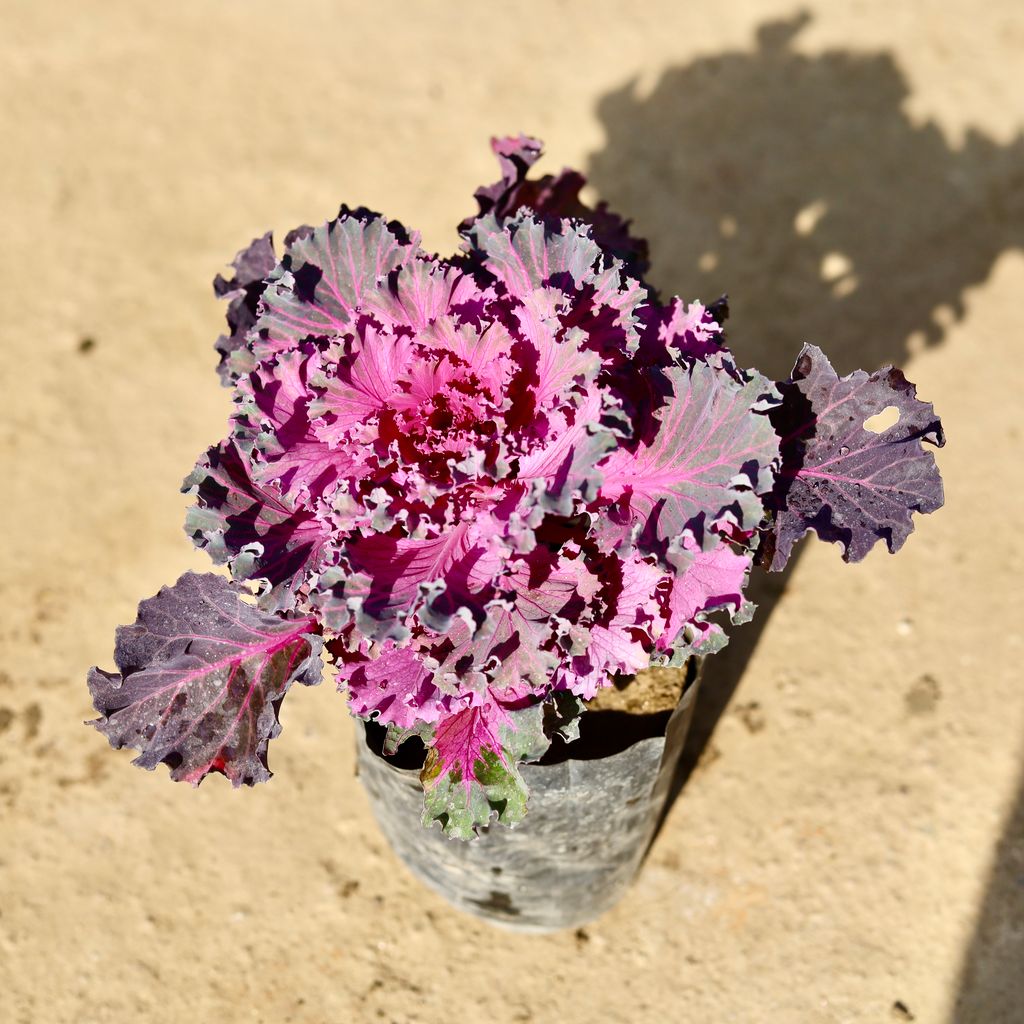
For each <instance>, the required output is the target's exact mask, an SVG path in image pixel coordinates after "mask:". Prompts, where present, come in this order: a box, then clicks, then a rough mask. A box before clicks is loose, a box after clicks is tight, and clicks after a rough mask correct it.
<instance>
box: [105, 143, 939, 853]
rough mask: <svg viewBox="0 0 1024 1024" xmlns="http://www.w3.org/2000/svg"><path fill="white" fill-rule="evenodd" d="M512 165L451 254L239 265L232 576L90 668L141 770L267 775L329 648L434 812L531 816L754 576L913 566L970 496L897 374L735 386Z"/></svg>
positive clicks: (738, 606) (572, 201) (816, 373)
mask: <svg viewBox="0 0 1024 1024" xmlns="http://www.w3.org/2000/svg"><path fill="white" fill-rule="evenodd" d="M494 150H495V152H496V154H497V156H498V159H499V161H500V164H501V172H502V177H501V180H500V181H498V182H497V183H496V184H494V185H491V186H489V187H486V188H481V189H479V190H478V191H477V193H476V199H477V203H478V205H479V212H478V214H477V215H476V216H474V217H470V218H468V219H466V220H465V221H463V222H462V224H461V226H460V233H461V237H462V252H461V253H459V254H458V255H456V256H453V257H450V258H441V257H438V256H434V255H431V254H428V253H426V252H424V251H423V250H422V249H421V248H420V244H419V237H418V236H417V235H416V234H415V233H413V232H410V231H407V230H406V229H405V228H403V227H402V226H401V225H400V224H397V223H395V222H388V221H386V220H384V219H383V218H382V217H381V216H379V215H378V214H375V213H371V212H370V211H368V210H366V209H363V208H359V209H355V210H353V209H349V208H348V207H342V208H341V212H340V213H339V214H338V216H337V217H336V218H335V219H334V220H331V221H329V222H328V223H327V224H325V225H323V226H322V227H318V228H310V227H301V228H298V229H297V230H295V231H292V232H291V233H290V234H288V235H287V236H286V237H285V240H284V246H283V250H282V252H281V253H280V255H278V254H277V252H276V251H275V248H274V245H273V242H272V240H271V236H270V235H269V234H267V235H265V236H263V237H262V238H260V239H257V240H256V241H254V242H253V243H252V244H251V245H250V246H249V247H248V248H247V249H245V250H243V251H242V252H240V253H239V254H238V256H237V257H236V258H235V261H234V264H233V266H234V275H233V276H232V277H231V278H230V279H229V280H226V279H224V278H221V277H218V278H217V280H216V282H215V288H216V291H217V293H218V294H219V295H221V296H223V297H224V298H225V299H226V300H227V321H228V327H229V333H228V334H226V335H225V336H223V337H221V338H220V339H219V341H218V342H217V349H218V350H219V352H220V356H221V365H220V374H221V378H222V380H223V383H224V384H225V385H227V386H228V387H230V388H231V389H232V398H233V403H234V411H233V414H232V416H231V423H230V430H229V433H228V436H227V438H226V439H225V440H223V441H221V442H220V443H219V444H217V445H215V446H214V447H212V448H211V449H210V450H209V451H208V452H207V453H206V454H205V455H204V456H203V457H202V458H201V459H200V460H199V463H198V465H197V466H196V468H195V470H194V472H193V473H192V474H191V475H190V476H189V477H188V478H187V480H186V481H185V489H186V490H187V491H188V492H190V493H192V494H194V496H195V505H194V506H193V508H192V509H191V511H190V512H189V513H188V518H187V523H186V529H187V532H188V534H189V536H190V537H191V538H192V539H193V541H194V542H195V543H196V544H197V545H199V546H200V547H203V548H205V549H206V550H207V551H208V552H209V554H210V556H211V557H212V558H213V560H214V562H215V563H217V564H226V565H227V566H228V567H229V568H230V572H231V576H232V577H233V581H230V582H229V581H228V580H226V579H224V578H223V577H221V576H218V575H195V574H192V573H187V574H186V575H184V576H183V577H182V578H181V579H180V580H179V581H178V582H177V583H176V584H175V585H174V586H173V587H169V588H164V589H163V590H161V591H160V593H159V594H157V595H156V596H155V597H153V598H150V599H149V600H147V601H143V602H142V604H141V605H140V606H139V615H138V619H137V621H136V622H135V624H134V625H132V626H126V627H122V628H121V629H119V630H118V635H117V645H116V651H115V661H116V662H117V666H118V670H119V671H118V672H117V673H116V674H115V673H108V672H104V671H102V670H100V669H95V668H94V669H93V670H92V672H91V674H90V678H89V687H90V690H91V693H92V697H93V700H94V703H95V706H96V708H97V710H98V711H99V713H100V715H101V716H102V717H100V718H99V719H98V720H97V721H96V722H95V723H94V724H95V725H96V726H97V728H98V729H99V730H100V731H101V732H103V733H104V735H106V736H107V738H108V739H109V741H110V743H111V745H112V746H114V747H122V746H130V747H134V748H136V749H137V750H139V751H140V754H139V757H138V758H137V759H136V761H135V763H136V764H139V765H142V766H143V767H145V768H154V767H155V766H156V765H157V764H158V763H160V762H165V763H166V764H167V765H168V766H169V767H170V772H171V777H172V778H174V779H179V780H181V779H183V780H187V781H189V782H191V783H193V784H197V783H199V782H200V781H201V780H202V779H203V778H204V777H205V776H206V775H208V774H209V773H210V772H220V773H222V774H224V775H226V776H227V777H228V778H229V779H230V780H231V781H232V783H234V784H235V785H236V786H237V785H240V784H242V783H245V784H248V785H251V784H253V783H256V782H260V781H263V780H265V779H267V778H269V776H270V772H269V770H268V768H267V744H268V742H269V741H270V739H272V738H273V737H274V736H275V735H277V733H278V732H279V731H280V727H279V724H278V717H277V716H278V708H279V706H280V703H281V700H282V699H283V697H284V695H285V693H286V692H287V691H288V689H289V687H290V686H291V684H292V683H293V682H296V681H297V682H299V683H302V684H304V685H311V684H315V683H317V682H319V679H320V664H321V649H322V648H326V652H327V653H328V655H329V657H330V658H331V660H332V661H333V664H334V666H335V669H336V672H337V676H338V679H339V685H340V686H341V687H342V688H344V689H345V690H346V691H347V693H348V704H349V708H350V709H351V711H352V712H353V713H354V714H355V715H357V716H358V717H360V718H363V719H367V720H371V719H372V720H376V721H377V722H379V723H381V724H382V725H384V726H386V727H387V732H388V738H387V746H386V751H387V752H393V751H394V750H395V748H396V747H397V746H398V745H399V744H400V743H401V742H402V741H403V740H404V739H405V738H407V737H409V736H411V735H416V736H418V737H420V738H421V739H422V740H423V742H424V743H425V745H426V748H427V758H426V763H425V766H424V768H423V773H422V780H423V787H424V794H425V811H424V822H425V823H427V824H429V823H431V822H433V821H439V822H440V823H441V826H442V827H443V829H444V831H445V832H446V833H447V834H449V835H451V836H456V837H460V838H469V837H471V836H472V835H473V834H474V831H475V829H476V828H478V827H479V826H481V825H483V824H485V823H487V822H488V821H490V820H491V819H492V818H493V817H496V818H497V820H498V821H500V822H502V823H505V824H514V823H516V822H518V821H519V820H520V819H521V818H522V817H523V815H524V813H525V811H526V806H527V793H526V790H525V787H524V785H523V780H522V777H521V775H520V772H519V768H518V765H519V764H520V763H521V762H523V761H529V760H534V759H537V758H538V757H540V756H541V755H542V754H543V752H544V751H545V749H546V748H547V747H548V745H549V744H550V742H551V739H552V736H553V735H554V733H555V732H560V733H561V734H562V735H563V736H565V737H571V736H572V735H573V733H572V729H573V721H574V719H575V717H576V716H577V715H578V714H579V713H580V711H581V710H582V708H583V704H582V702H583V701H585V700H586V699H587V698H590V697H593V696H594V695H595V694H596V693H597V691H598V690H599V689H600V688H601V687H603V686H606V685H608V684H609V683H610V682H611V681H612V680H613V679H614V678H615V677H621V676H623V675H630V674H633V673H636V672H637V671H639V670H640V669H643V668H645V667H647V666H648V665H650V664H652V663H653V664H660V665H679V664H682V663H683V662H684V661H685V660H686V659H687V658H689V657H691V656H693V655H703V654H708V653H710V652H712V651H715V650H716V649H718V648H719V647H721V646H722V645H723V644H724V643H725V640H726V634H725V632H724V630H723V626H722V619H724V620H725V621H730V620H731V621H732V622H733V623H736V622H740V621H742V620H743V619H745V618H746V617H748V616H749V615H750V613H751V611H752V606H751V605H750V604H749V602H747V601H746V600H745V599H744V596H743V592H744V586H745V583H746V581H747V576H748V573H749V571H750V569H751V566H752V565H753V564H755V563H760V564H762V565H764V566H765V567H767V568H768V569H771V570H779V569H781V568H783V566H784V565H785V564H786V562H787V560H788V558H789V556H790V553H791V551H792V548H793V544H794V542H795V541H797V540H798V539H799V538H800V537H802V536H803V535H804V534H805V533H807V531H808V530H810V529H813V530H814V531H815V532H816V533H817V534H818V535H819V537H822V538H824V539H826V540H831V541H836V542H838V543H839V544H840V545H841V546H842V548H843V556H844V558H846V560H848V561H857V560H859V559H861V558H863V557H864V556H865V555H866V554H867V552H868V551H869V550H870V549H871V547H872V546H874V544H876V543H877V542H878V541H879V540H884V541H885V542H886V544H887V546H888V548H889V550H890V551H895V550H897V549H898V548H899V547H900V546H901V545H902V544H903V543H904V541H905V540H906V538H907V536H908V535H909V533H910V532H911V530H912V528H913V524H912V520H911V514H912V512H915V511H917V512H931V511H933V510H935V509H937V508H938V507H939V506H940V505H941V504H942V486H941V481H940V479H939V476H938V472H937V470H936V467H935V462H934V458H933V456H932V455H931V454H930V453H929V452H928V451H926V450H925V448H924V447H923V444H922V443H923V442H926V443H929V444H932V445H942V444H943V435H942V429H941V426H940V423H939V421H938V419H937V418H936V417H935V415H934V413H933V411H932V407H931V405H929V404H927V403H924V402H921V401H919V400H917V398H916V396H915V390H914V387H913V385H912V384H909V383H908V382H907V381H906V379H905V378H904V377H903V375H902V373H900V371H899V370H896V369H893V368H891V367H890V368H886V369H883V370H880V371H878V372H876V373H871V374H868V373H863V372H858V373H854V374H851V375H850V376H848V377H843V378H839V377H838V376H837V375H836V373H835V372H834V370H833V369H832V367H831V366H830V364H829V362H828V360H827V359H826V357H825V356H824V355H823V354H822V352H821V351H820V350H818V349H817V348H814V347H812V346H805V347H804V349H803V351H802V352H801V353H800V354H799V357H798V359H797V361H796V366H795V368H794V370H793V373H792V375H791V377H790V379H789V380H787V381H783V382H773V381H770V380H768V379H766V378H765V377H763V376H762V375H761V374H759V373H757V372H756V371H748V370H744V369H742V368H740V367H739V366H738V365H737V364H736V362H735V360H734V359H733V357H732V356H731V355H730V353H729V350H728V348H727V347H726V344H725V339H724V336H723V332H722V322H723V320H724V319H725V316H726V312H727V310H726V305H725V301H724V299H722V300H719V301H718V302H716V303H713V304H711V305H708V306H705V305H702V304H701V303H699V302H693V303H691V304H689V305H687V304H685V303H684V302H682V301H681V300H680V299H678V298H673V299H671V300H670V301H669V302H667V303H665V304H663V303H662V302H661V301H660V300H659V299H658V296H657V295H656V294H655V292H654V291H653V290H652V289H651V287H650V286H649V285H647V284H645V283H644V281H643V276H642V275H643V273H644V271H645V269H646V247H645V244H644V243H643V242H642V241H640V240H638V239H636V238H634V237H632V236H631V234H630V233H629V229H628V224H627V223H626V222H624V221H623V220H621V219H620V218H619V217H617V216H615V215H614V214H612V213H610V212H609V211H608V210H607V209H606V208H605V206H604V205H603V204H602V205H599V206H598V207H597V208H596V209H591V208H588V207H586V206H585V205H583V203H582V202H581V201H580V199H579V191H580V187H581V186H582V184H583V178H582V177H581V176H580V175H579V174H577V173H575V172H572V171H564V172H563V173H562V174H560V175H558V176H557V177H553V176H546V177H542V178H540V179H537V180H531V179H530V178H528V176H527V175H528V171H529V168H530V167H531V165H532V164H533V163H534V162H535V161H536V160H537V158H538V157H539V156H540V144H539V143H538V142H536V141H535V140H533V139H529V138H526V137H525V136H521V137H519V138H509V139H503V140H500V141H496V142H495V143H494ZM889 406H895V408H896V409H897V410H898V412H899V420H898V422H897V423H896V424H895V425H894V426H891V427H889V428H888V429H886V430H884V431H882V432H881V433H874V432H872V431H871V430H869V429H866V428H865V426H864V423H865V420H867V419H869V418H870V417H872V416H874V415H875V414H877V413H879V412H881V411H882V410H884V409H886V408H887V407H889Z"/></svg>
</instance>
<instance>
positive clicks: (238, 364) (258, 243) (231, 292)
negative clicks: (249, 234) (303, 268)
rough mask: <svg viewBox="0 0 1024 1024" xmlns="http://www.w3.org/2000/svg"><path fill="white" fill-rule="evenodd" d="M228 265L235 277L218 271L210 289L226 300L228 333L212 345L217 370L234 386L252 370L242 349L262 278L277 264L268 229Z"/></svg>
mask: <svg viewBox="0 0 1024 1024" xmlns="http://www.w3.org/2000/svg"><path fill="white" fill-rule="evenodd" d="M231 266H232V267H234V269H235V276H234V277H232V278H231V279H230V280H228V279H225V278H224V277H222V276H221V275H220V274H218V275H217V276H216V277H215V278H214V280H213V290H214V292H215V293H216V295H217V296H218V298H222V299H227V300H228V312H227V321H228V330H229V332H230V333H229V334H222V335H221V336H220V337H219V338H218V339H217V342H216V344H215V345H214V348H216V350H217V351H218V352H219V353H220V365H219V366H218V367H217V373H219V374H220V381H221V383H222V384H223V385H224V386H225V387H233V386H234V384H235V382H236V381H237V380H238V378H239V377H240V376H241V374H242V373H243V372H245V371H246V370H248V369H251V365H249V364H251V361H252V360H251V355H250V354H248V353H247V352H246V351H245V345H246V341H247V338H248V334H249V331H250V330H252V328H253V326H254V325H255V323H256V320H257V317H258V309H259V303H260V299H261V298H262V297H263V291H264V289H265V288H266V281H265V280H264V279H265V278H266V277H267V276H268V275H269V274H270V272H271V271H272V270H273V269H274V267H275V266H277V257H276V256H275V255H274V242H273V239H272V237H271V234H270V232H269V231H268V232H267V233H266V234H265V235H264V236H263V237H262V238H254V239H253V240H252V241H251V242H250V243H249V245H248V246H247V247H246V248H245V249H242V250H241V251H240V252H239V253H238V255H237V256H235V258H234V260H232V262H231ZM247 355H248V356H249V358H248V359H246V356H247Z"/></svg>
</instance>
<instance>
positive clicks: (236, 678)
mask: <svg viewBox="0 0 1024 1024" xmlns="http://www.w3.org/2000/svg"><path fill="white" fill-rule="evenodd" d="M244 593H245V592H244V591H243V590H242V589H241V588H240V587H238V586H237V585H236V584H232V583H230V582H229V581H227V580H225V579H223V578H222V577H220V576H214V575H212V574H205V575H197V574H195V573H186V574H185V575H184V576H182V577H181V579H179V580H178V582H177V583H176V584H175V585H174V586H173V587H164V588H163V589H162V590H161V591H160V592H159V593H158V594H157V595H156V597H153V598H150V599H149V600H147V601H143V602H142V603H141V604H140V605H139V614H138V618H137V619H136V621H135V624H134V625H132V626H122V627H121V628H120V629H118V631H117V643H116V647H115V652H114V660H115V662H116V663H117V666H118V668H119V670H120V672H119V673H109V672H105V671H103V670H102V669H99V668H93V669H92V670H91V671H90V673H89V690H90V693H91V694H92V698H93V703H94V705H95V707H96V710H97V711H99V712H100V714H101V716H102V717H101V718H99V719H97V720H96V721H95V722H93V724H94V725H95V726H96V728H97V729H99V731H100V732H102V733H103V734H104V735H105V736H106V737H107V739H108V740H109V741H110V745H111V746H112V747H115V748H119V747H126V746H127V747H134V748H135V749H136V750H139V751H140V754H139V756H138V757H137V758H136V759H135V761H134V763H135V764H137V765H139V766H140V767H142V768H149V769H152V768H155V767H156V766H157V765H158V764H160V763H161V762H164V763H166V764H167V765H168V766H169V767H170V769H171V778H172V779H174V780H176V781H185V782H190V783H192V784H193V785H198V784H199V782H201V781H202V779H203V778H204V777H205V776H206V775H208V774H209V773H210V772H213V771H216V772H221V773H222V774H224V775H226V776H227V777H228V778H229V779H230V780H231V782H232V784H233V785H235V786H240V785H250V786H251V785H254V784H255V783H257V782H265V781H266V780H267V779H269V778H270V771H269V769H268V768H267V760H266V755H267V744H268V743H269V741H270V740H271V739H273V737H275V736H276V735H277V734H278V733H279V732H280V724H279V722H278V718H277V709H278V705H279V704H280V701H281V699H282V698H283V697H284V695H285V694H286V693H287V691H288V689H289V687H290V686H291V685H292V683H293V682H299V683H302V684H303V685H306V686H312V685H315V684H316V683H318V682H319V681H320V646H321V641H320V638H319V637H318V636H316V635H315V633H313V632H312V630H314V629H315V628H316V623H315V620H313V619H312V618H311V617H303V618H295V619H291V618H284V617H281V616H276V615H267V614H265V613H263V612H261V611H259V610H258V609H257V608H255V607H254V606H253V605H251V604H249V603H247V602H246V601H244V600H242V594H244Z"/></svg>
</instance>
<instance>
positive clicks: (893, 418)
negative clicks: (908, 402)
mask: <svg viewBox="0 0 1024 1024" xmlns="http://www.w3.org/2000/svg"><path fill="white" fill-rule="evenodd" d="M899 421H900V411H899V409H897V408H896V406H895V405H887V406H886V407H885V408H884V409H883V410H882V411H881V412H879V413H875V415H874V416H869V417H868V418H867V419H866V420H865V421H864V429H865V430H870V431H871V433H872V434H883V433H885V431H887V430H888V429H889V428H890V427H895V426H896V424H897V423H899Z"/></svg>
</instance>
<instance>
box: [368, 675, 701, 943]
mask: <svg viewBox="0 0 1024 1024" xmlns="http://www.w3.org/2000/svg"><path fill="white" fill-rule="evenodd" d="M689 676H690V678H689V679H688V680H687V685H686V688H685V690H684V691H683V695H682V698H681V699H680V702H679V704H678V706H677V707H676V709H675V711H673V712H671V713H669V712H663V713H662V714H661V715H660V716H653V715H652V716H636V715H627V714H624V713H621V712H598V711H592V712H587V713H585V714H584V716H583V721H582V726H583V727H582V729H581V736H580V739H579V740H576V741H574V742H572V743H568V744H565V743H558V742H557V741H556V744H555V746H554V747H553V748H552V751H551V752H550V753H549V755H548V756H547V757H546V758H545V759H544V761H541V762H539V763H537V764H528V765H523V766H522V768H521V771H522V773H523V778H524V779H525V781H526V785H527V786H528V787H529V790H530V798H529V810H528V813H527V815H526V818H525V819H524V820H523V822H522V823H521V824H520V825H518V826H517V827H515V828H506V827H505V826H503V825H494V826H491V827H488V828H485V829H483V830H481V835H480V837H479V838H478V839H476V840H473V841H471V842H462V841H460V840H457V839H455V840H452V839H447V838H446V837H445V836H444V835H442V833H441V831H440V829H439V828H438V827H436V826H435V827H434V828H431V829H425V828H424V827H423V825H422V824H421V823H420V816H421V814H422V811H423V792H422V789H421V787H420V782H419V769H418V768H417V767H412V766H406V767H403V766H400V764H395V763H392V762H391V761H389V760H388V759H385V758H384V757H382V756H381V755H380V754H379V753H378V752H377V751H376V750H375V749H374V745H375V737H376V731H375V730H374V729H373V727H370V728H369V729H364V730H363V737H364V741H363V742H360V743H359V744H358V751H359V753H358V773H359V776H360V778H361V779H362V782H363V785H364V786H365V788H366V791H367V793H368V794H369V797H370V802H371V804H372V806H373V811H374V814H375V816H376V818H377V822H378V824H379V825H380V828H381V831H382V832H383V833H384V835H385V836H386V837H387V839H388V841H389V842H390V843H391V845H392V846H393V847H394V849H395V852H396V853H397V854H398V856H399V857H400V858H401V859H402V860H403V861H404V862H405V863H406V865H407V866H408V867H409V869H410V870H411V871H412V872H413V874H415V875H416V876H417V877H418V878H419V879H420V880H421V881H423V882H425V883H426V884H427V885H428V886H429V887H430V888H431V889H433V890H434V891H435V892H437V893H440V895H441V896H443V897H444V898H445V899H446V900H448V902H449V903H451V904H453V905H454V906H456V907H458V908H459V909H460V910H463V911H466V912H467V913H470V914H474V915H475V916H477V917H481V918H484V919H485V920H487V921H490V922H491V923H493V924H497V925H501V926H503V927H506V928H512V929H515V930H517V931H524V932H549V931H556V930H558V929H560V928H573V927H576V926H578V925H581V924H584V923H585V922H587V921H591V920H593V919H594V918H595V917H597V916H598V915H599V914H601V913H603V912H604V911H605V910H607V909H608V908H609V907H611V906H612V905H613V904H614V903H616V902H617V901H618V900H619V899H620V898H621V896H622V895H623V893H624V892H625V891H626V889H627V888H628V887H629V885H630V883H631V882H632V881H633V879H634V877H635V876H636V874H637V871H638V870H639V868H640V864H641V862H642V861H643V858H644V853H645V852H646V850H647V847H648V845H649V844H650V841H651V839H652V837H653V835H654V831H655V829H656V827H657V824H658V821H659V819H660V817H661V814H662V811H663V809H664V805H665V799H666V797H667V795H668V792H669V788H670V785H671V781H672V776H673V773H674V771H675V768H676V765H677V763H678V761H679V755H680V754H681V753H682V749H683V742H684V740H685V739H686V732H687V729H688V728H689V724H690V719H691V717H692V714H693V707H694V703H695V701H696V698H697V689H698V685H699V678H698V677H699V671H698V670H697V668H696V666H694V667H693V668H692V669H691V671H690V673H689ZM558 748H560V749H558ZM378 749H379V748H378ZM401 754H402V751H399V761H401Z"/></svg>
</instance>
